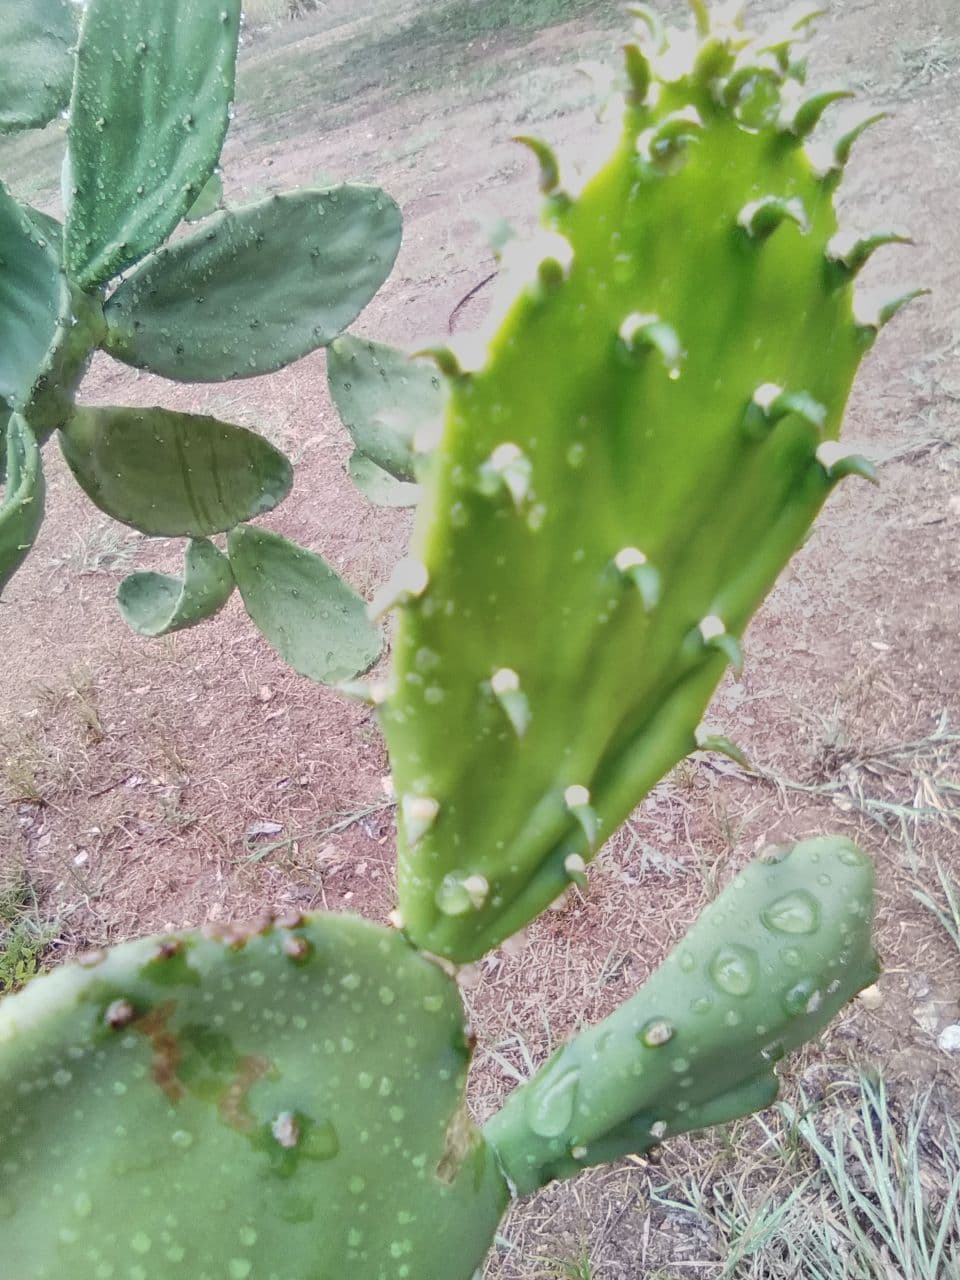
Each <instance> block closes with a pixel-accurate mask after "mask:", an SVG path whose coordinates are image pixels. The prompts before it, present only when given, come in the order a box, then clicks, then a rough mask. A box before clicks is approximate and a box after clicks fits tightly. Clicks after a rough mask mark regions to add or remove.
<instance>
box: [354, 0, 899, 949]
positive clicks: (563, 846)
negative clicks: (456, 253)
mask: <svg viewBox="0 0 960 1280" xmlns="http://www.w3.org/2000/svg"><path fill="white" fill-rule="evenodd" d="M694 8H695V13H696V30H695V31H693V32H681V33H679V34H677V33H674V34H672V35H671V36H670V37H668V36H667V35H666V34H665V33H664V32H663V30H662V29H661V26H660V23H659V21H658V20H657V19H656V17H655V16H654V15H653V13H652V12H650V11H649V10H647V9H646V8H645V7H643V6H639V7H637V6H635V7H634V12H635V13H636V15H637V39H636V43H633V44H631V45H629V46H628V48H627V60H626V69H627V76H628V85H627V92H626V107H625V114H624V121H623V133H622V137H621V140H620V143H619V145H618V146H617V147H616V150H615V152H614V154H613V155H612V156H611V157H610V158H609V160H608V161H607V162H606V163H605V164H604V166H603V168H602V169H601V170H600V171H599V172H598V173H597V174H596V175H595V176H594V177H593V178H592V179H591V180H590V181H589V182H588V184H587V185H586V187H585V189H584V190H583V191H582V193H581V194H579V195H573V194H572V193H570V192H568V191H566V190H565V189H564V186H563V181H562V174H561V173H560V171H559V167H558V165H557V162H556V160H555V158H554V157H553V156H552V155H551V154H550V153H549V151H548V150H547V149H546V148H545V147H544V146H543V144H539V143H536V144H534V147H535V150H536V153H537V156H538V158H539V160H540V165H541V178H542V187H543V189H544V190H545V191H546V193H547V197H546V204H545V209H544V222H545V224H546V227H547V230H546V232H545V233H544V235H543V237H542V239H541V240H540V241H539V242H538V243H535V244H533V245H529V246H526V247H525V248H524V249H523V250H521V251H520V253H519V255H518V257H517V259H516V263H515V267H514V271H513V273H512V274H511V273H508V274H507V277H506V280H505V284H504V295H505V297H506V299H507V304H506V308H505V313H503V312H504V309H503V308H502V307H501V308H500V309H499V311H500V314H498V315H497V316H496V317H495V320H494V322H493V324H492V325H491V326H490V327H489V329H488V330H487V331H486V333H485V334H484V335H483V339H484V340H483V341H482V342H479V343H477V342H474V343H473V344H472V348H471V351H470V356H471V360H470V361H467V360H466V359H465V358H464V357H463V355H462V354H461V353H460V352H458V351H456V350H446V349H445V350H442V351H439V352H437V353H435V355H436V359H437V361H438V363H439V364H440V367H441V368H442V369H443V371H444V372H445V374H446V378H447V381H448V384H449V407H448V410H447V415H446V421H445V425H444V428H443V432H442V438H441V440H440V442H439V447H438V448H437V453H436V457H435V459H434V462H433V466H432V468H431V470H430V474H429V479H428V481H427V483H426V494H425V499H424V502H423V505H422V507H421V510H420V514H419V520H418V524H417V527H416V532H415V536H414V541H413V547H412V552H411V558H410V560H408V561H406V562H404V563H403V564H401V565H400V566H399V568H398V571H397V573H396V575H395V577H394V580H393V581H392V582H391V583H390V584H388V587H387V589H386V591H385V593H384V595H383V597H382V599H381V600H380V602H379V604H380V605H381V606H383V607H386V606H389V605H392V604H395V605H396V606H397V607H398V612H399V620H398V623H397V630H396V640H395V648H394V664H393V679H392V686H391V687H390V688H389V689H388V690H387V691H386V701H385V703H384V705H383V709H382V719H383V725H384V730H385V733H386V737H387V741H388V744H389V747H390V753H391V758H392V762H393V770H394V779H395V783H396V790H397V794H398V796H399V815H400V820H399V828H400V858H399V884H400V907H401V913H402V915H403V917H404V921H405V927H406V928H407V930H408V932H409V934H410V936H411V937H412V938H414V939H415V941H416V942H417V943H418V945H420V946H422V947H424V948H425V949H427V950H429V951H432V952H436V953H439V954H442V955H444V956H448V957H450V958H452V959H454V960H457V961H463V960H470V959H472V958H474V957H476V956H478V955H481V954H482V953H483V952H484V951H486V950H487V949H488V948H489V947H491V946H494V945H495V944H496V943H498V942H499V941H500V940H501V939H503V938H505V937H507V936H509V935H510V934H512V933H514V932H515V931H517V930H519V929H521V928H522V927H523V926H524V925H525V924H526V923H527V922H528V921H530V920H531V919H532V918H533V917H534V916H536V914H537V913H538V912H539V911H541V910H542V909H543V908H544V907H545V906H546V905H547V904H548V903H549V902H550V901H551V900H553V899H554V898H556V897H557V896H558V895H559V894H561V893H562V892H563V891H564V889H565V888H566V887H567V886H568V885H569V884H570V883H571V881H577V880H580V879H581V878H582V876H583V872H584V865H585V863H586V862H588V861H589V859H590V858H591V857H592V856H593V854H594V853H595V852H596V851H597V850H598V848H599V847H600V845H601V844H602V843H603V841H604V840H605V839H606V837H607V836H609V835H610V834H611V833H612V831H613V830H614V829H615V827H616V826H617V824H618V823H619V822H620V821H621V820H622V819H623V818H625V817H626V816H627V814H628V813H629V812H630V810H631V809H632V808H633V807H634V806H635V805H636V804H637V803H638V801H639V800H640V799H641V797H642V796H643V795H644V793H645V792H646V791H647V790H648V789H649V788H650V787H651V786H652V785H653V784H654V783H655V782H656V781H657V780H658V779H659V778H661V777H662V776H663V775H664V773H666V772H667V770H669V769H670V768H671V767H672V766H673V765H674V764H676V763H677V762H678V761H679V760H681V759H682V758H683V757H684V756H686V755H687V754H688V753H690V752H691V751H693V750H695V749H696V747H697V746H698V738H697V731H698V725H699V724H700V721H701V716H702V714H703V711H704V709H705V707H706V705H707V703H708V701H709V699H710V696H711V694H712V693H713V691H714V689H715V687H716V685H717V683H718V681H719V680H720V679H721V677H722V676H723V674H724V672H725V671H726V670H727V669H728V668H729V667H731V666H732V667H733V669H734V670H735V671H738V670H739V669H740V667H741V665H742V663H743V654H742V648H741V637H742V635H743V632H744V628H745V627H746V624H747V622H748V620H749V618H750V616H751V615H752V613H753V612H754V610H755V609H756V608H757V606H758V605H759V603H760V602H761V600H762V599H763V598H764V596H765V595H766V593H767V592H768V591H769V590H770V588H771V586H772V585H773V583H774V581H775V579H776V577H777V574H778V573H779V572H780V570H781V568H782V567H783V565H784V564H785V563H786V561H787V559H788V558H789V557H790V556H791V555H792V554H793V553H794V552H795V551H796V550H797V548H798V547H799V546H800V544H801V542H802V541H803V539H804V538H805V536H806V534H807V531H808V530H809V528H810V524H811V522H812V520H813V519H814V517H815V516H816V514H817V512H818V511H819V509H820V507H821V505H822V504H823V502H824V501H825V499H826V498H827V496H828V495H829V493H830V492H831V490H832V489H833V487H834V486H835V485H836V484H837V482H838V481H839V480H840V479H841V478H842V477H843V476H846V475H849V474H851V473H858V474H867V475H869V474H870V471H869V465H868V464H867V463H866V462H865V461H864V460H863V459H861V458H855V457H849V456H846V454H845V452H844V450H843V448H842V446H840V445H839V444H838V443H837V437H838V435H839V431H840V420H841V415H842V412H843V408H844V404H845V401H846V399H847V395H848V392H849V390H850V385H851V382H852V379H853V376H854V373H855V371H856V368H857V365H858V364H859V362H860V360H861V358H862V356H863V355H864V353H865V352H866V351H867V349H868V348H869V347H870V345H871V343H872V342H873V340H874V338H875V336H876V333H877V331H878V328H879V326H880V324H881V323H882V322H883V321H884V320H885V319H887V318H888V317H889V315H890V314H892V312H893V311H894V310H895V309H896V307H897V305H899V303H900V301H902V300H903V299H896V300H894V301H892V302H890V303H888V304H887V305H885V306H881V307H880V308H878V309H877V310H875V311H874V313H873V314H872V315H870V316H867V315H859V314H858V313H857V311H856V310H855V305H854V280H855V277H856V275H857V271H858V270H859V268H860V267H861V266H862V264H863V263H864V262H865V261H866V259H867V257H868V256H869V254H870V253H871V252H872V251H873V249H874V248H876V247H877V246H878V245H880V244H883V243H885V242H887V241H889V240H892V239H902V238H903V237H899V236H895V235H892V234H891V235H877V236H871V237H867V238H865V239H863V240H858V239H857V238H856V237H846V236H843V235H840V234H839V233H838V226H837V218H836V213H835V210H834V204H833V193H834V191H835V188H836V186H837V183H838V181H839V178H840V176H841V172H842V168H843V164H844V162H845V160H846V159H847V156H848V155H849V151H850V147H851V145H852V140H853V138H854V137H855V136H856V134H857V132H858V131H859V129H860V128H862V123H861V124H860V125H857V126H855V127H853V128H852V129H850V130H847V131H846V132H844V133H841V135H840V136H839V137H838V138H837V139H836V140H835V141H834V144H833V146H832V147H830V148H828V149H827V150H826V152H825V153H824V154H823V155H818V156H814V155H812V153H811V150H810V149H809V148H808V145H807V141H808V139H809V137H810V135H811V133H812V131H813V130H814V128H815V126H816V125H817V123H818V121H819V120H820V117H821V116H822V115H823V113H824V112H825V110H826V109H827V108H828V107H829V106H830V105H831V103H832V102H833V101H834V99H836V98H838V97H847V96H849V95H845V94H838V93H836V92H827V93H816V92H810V91H808V90H807V89H805V88H804V86H803V84H802V82H801V78H800V77H801V73H800V71H799V70H796V69H795V67H794V64H793V62H792V61H791V46H792V42H793V40H794V39H795V38H796V36H797V31H796V30H793V29H790V30H786V31H785V32H784V33H783V34H782V35H780V36H778V37H774V38H763V37H754V36H752V35H751V34H750V33H749V32H747V31H746V30H745V29H744V28H743V27H742V25H741V23H740V21H739V20H733V21H730V22H725V21H721V20H719V19H718V20H717V21H716V22H714V23H711V21H710V19H709V17H708V14H707V12H706V9H705V7H704V6H703V5H700V4H696V5H695V6H694ZM518 274H519V275H520V281H519V287H518V284H517V275H518ZM909 296H912V295H909ZM501 315H502V318H501ZM717 745H721V746H722V745H725V744H723V743H722V742H721V743H718V744H717Z"/></svg>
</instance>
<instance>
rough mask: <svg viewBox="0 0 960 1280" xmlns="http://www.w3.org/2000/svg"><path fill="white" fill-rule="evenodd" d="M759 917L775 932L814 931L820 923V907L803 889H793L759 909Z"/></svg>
mask: <svg viewBox="0 0 960 1280" xmlns="http://www.w3.org/2000/svg"><path fill="white" fill-rule="evenodd" d="M760 919H761V920H762V921H763V923H764V924H765V925H766V926H767V928H768V929H772V930H773V931H774V932H775V933H814V932H815V931H816V929H817V927H818V926H819V924H820V908H819V907H818V906H817V903H816V899H815V898H814V897H813V896H812V894H809V893H807V891H806V890H805V889H795V890H794V892H793V893H787V894H784V896H783V897H782V898H778V899H777V900H776V902H773V903H771V904H770V906H769V907H767V909H766V910H765V911H761V913H760Z"/></svg>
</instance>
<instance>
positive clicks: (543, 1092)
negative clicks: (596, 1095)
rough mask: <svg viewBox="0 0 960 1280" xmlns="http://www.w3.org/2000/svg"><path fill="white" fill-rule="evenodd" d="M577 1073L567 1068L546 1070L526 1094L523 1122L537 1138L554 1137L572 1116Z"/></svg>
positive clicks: (575, 1096) (560, 1132)
mask: <svg viewBox="0 0 960 1280" xmlns="http://www.w3.org/2000/svg"><path fill="white" fill-rule="evenodd" d="M579 1084H580V1072H579V1071H578V1070H577V1069H576V1067H568V1068H566V1069H561V1070H559V1071H556V1072H552V1073H550V1074H549V1075H548V1076H547V1077H546V1079H544V1080H543V1081H542V1082H541V1083H540V1084H539V1085H538V1086H537V1087H535V1088H533V1089H531V1091H530V1093H529V1094H528V1095H527V1102H526V1117H527V1123H528V1124H529V1125H530V1128H531V1129H532V1130H533V1132H534V1133H536V1134H538V1135H539V1136H540V1137H541V1138H558V1137H559V1136H560V1134H562V1133H563V1132H564V1130H565V1129H566V1128H567V1126H568V1125H569V1124H570V1121H571V1120H572V1119H573V1109H574V1106H575V1104H576V1100H577V1089H578V1087H579Z"/></svg>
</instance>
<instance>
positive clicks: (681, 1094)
mask: <svg viewBox="0 0 960 1280" xmlns="http://www.w3.org/2000/svg"><path fill="white" fill-rule="evenodd" d="M872 922H873V866H872V864H871V862H870V860H869V858H867V857H865V856H864V854H862V853H861V852H860V851H859V850H858V849H857V848H856V846H855V845H853V844H851V843H850V842H849V841H848V840H843V839H837V838H826V839H819V840H807V841H805V842H803V843H802V844H798V845H795V846H794V847H793V848H792V849H788V850H786V851H784V850H779V851H774V852H772V853H771V855H770V856H769V858H768V859H767V860H764V859H760V860H759V861H757V862H754V863H751V864H750V866H748V867H747V868H746V869H745V870H744V871H743V872H742V873H741V874H740V875H738V876H737V877H736V879H735V880H734V881H733V883H732V884H731V885H730V886H729V887H728V888H727V889H726V890H725V891H724V893H723V894H721V896H720V897H719V898H718V899H717V901H715V902H713V903H711V904H710V906H708V907H707V908H706V910H705V911H704V912H703V914H702V915H701V916H700V919H699V920H698V921H697V923H696V924H695V925H694V926H693V928H692V929H691V930H690V932H689V933H688V934H687V935H686V937H685V938H684V939H683V941H682V942H681V943H680V945H679V946H678V947H677V948H676V949H675V950H674V951H673V952H672V954H671V955H670V956H669V957H668V958H667V959H666V960H665V961H664V963H663V964H662V965H661V966H660V968H659V969H658V970H657V971H656V973H654V974H653V976H652V977H651V978H650V980H649V981H648V982H647V983H646V984H645V985H644V987H643V988H642V989H641V990H640V992H639V993H638V994H637V995H635V996H634V997H633V998H632V999H631V1000H628V1001H627V1002H626V1003H625V1004H623V1005H621V1007H620V1008H619V1009H617V1010H616V1011H615V1012H614V1013H612V1014H611V1015H610V1017H609V1018H606V1019H605V1020H604V1021H603V1022H601V1023H599V1025H597V1026H595V1027H590V1028H588V1029H587V1030H586V1031H582V1032H581V1033H580V1034H579V1035H577V1036H574V1038H573V1039H572V1040H571V1041H570V1042H569V1043H568V1044H566V1045H564V1047H563V1048H562V1049H560V1051H559V1052H558V1053H557V1054H555V1055H554V1057H553V1058H552V1059H551V1060H550V1062H549V1063H548V1064H547V1065H546V1066H545V1067H544V1068H543V1070H541V1071H540V1072H539V1073H538V1074H537V1075H535V1076H534V1077H533V1079H532V1080H530V1081H529V1082H528V1083H527V1084H525V1085H523V1086H522V1087H521V1088H520V1089H518V1090H517V1091H516V1092H515V1093H514V1094H512V1096H511V1097H510V1098H509V1099H508V1101H507V1104H506V1106H505V1107H504V1108H503V1110H502V1111H501V1112H500V1113H499V1114H498V1115H496V1116H494V1118H493V1119H492V1120H491V1121H490V1123H489V1124H488V1126H487V1128H486V1130H485V1136H486V1138H487V1140H488V1141H489V1142H490V1143H491V1145H493V1146H494V1147H495V1149H496V1151H497V1155H498V1157H499V1159H500V1162H501V1164H502V1166H503V1169H504V1171H505V1173H506V1174H507V1177H508V1178H509V1179H510V1182H511V1185H512V1186H514V1187H515V1188H516V1189H517V1190H518V1191H519V1192H520V1193H525V1192H528V1191H532V1190H534V1189H535V1188H536V1187H538V1186H541V1185H542V1184H543V1183H545V1182H549V1181H550V1179H551V1178H558V1177H564V1176H569V1175H571V1174H574V1173H576V1172H577V1171H578V1170H580V1169H582V1168H585V1167H586V1166H587V1165H591V1164H600V1163H603V1162H606V1161H609V1160H616V1159H619V1158H620V1157H621V1156H623V1155H626V1154H627V1153H629V1152H636V1151H645V1150H646V1149H647V1148H649V1147H651V1146H654V1145H655V1144H656V1143H658V1142H660V1141H662V1140H663V1139H664V1138H665V1137H669V1136H671V1135H673V1134H677V1133H684V1132H687V1131H688V1130H691V1129H702V1128H704V1127H706V1126H707V1125H710V1124H718V1123H721V1122H723V1121H726V1120H733V1119H735V1118H736V1117H738V1116H742V1115H748V1114H749V1113H750V1112H752V1111H757V1110H759V1109H760V1108H762V1107H765V1106H767V1105H768V1104H769V1103H770V1102H772V1101H773V1099H774V1098H775V1097H776V1093H777V1077H776V1074H775V1071H774V1066H775V1064H776V1063H777V1062H778V1061H779V1060H780V1059H781V1058H782V1057H783V1056H784V1054H786V1053H789V1052H791V1050H793V1049H795V1048H796V1047H797V1046H798V1045H800V1044H802V1043H803V1042H804V1041H805V1040H809V1039H811V1038H812V1037H813V1036H816V1035H818V1034H819V1033H820V1031H821V1030H822V1029H823V1028H824V1027H825V1026H826V1025H827V1023H828V1022H830V1020H831V1019H832V1018H833V1017H834V1015H835V1014H836V1013H837V1011H838V1010H839V1009H841V1008H842V1007H843V1006H844V1005H845V1004H846V1003H847V1001H848V1000H850V999H851V998H852V997H853V996H854V995H855V994H856V993H857V992H858V991H859V990H861V989H862V988H863V987H865V986H868V985H869V984H870V983H872V982H874V981H876V976H877V959H876V955H875V954H874V950H873V944H872V942H871V938H870V931H871V926H872Z"/></svg>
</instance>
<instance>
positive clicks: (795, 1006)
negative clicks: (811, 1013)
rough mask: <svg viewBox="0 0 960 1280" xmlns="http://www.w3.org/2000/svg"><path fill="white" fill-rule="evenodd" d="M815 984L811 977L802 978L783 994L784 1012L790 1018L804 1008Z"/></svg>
mask: <svg viewBox="0 0 960 1280" xmlns="http://www.w3.org/2000/svg"><path fill="white" fill-rule="evenodd" d="M816 989H817V984H816V983H815V982H814V980H813V979H812V978H803V979H801V981H800V982H798V983H796V984H795V985H794V986H792V987H790V988H789V990H788V991H785V992H784V995H783V1008H784V1012H785V1013H786V1014H787V1015H788V1016H789V1017H791V1018H795V1017H796V1016H797V1014H799V1013H803V1012H804V1011H805V1010H806V1007H807V1002H808V1001H809V1000H810V998H811V996H813V994H814V993H815V992H816Z"/></svg>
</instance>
